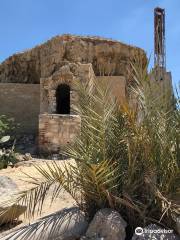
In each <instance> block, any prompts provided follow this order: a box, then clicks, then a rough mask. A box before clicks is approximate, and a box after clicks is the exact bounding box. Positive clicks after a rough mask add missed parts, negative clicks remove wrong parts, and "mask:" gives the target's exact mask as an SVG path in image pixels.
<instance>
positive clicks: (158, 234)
mask: <svg viewBox="0 0 180 240" xmlns="http://www.w3.org/2000/svg"><path fill="white" fill-rule="evenodd" d="M152 239H153V240H179V239H180V238H179V237H178V236H177V235H175V234H173V230H167V229H162V228H161V227H159V226H157V225H156V224H150V225H148V226H147V227H145V228H144V229H143V228H141V227H138V229H137V228H136V230H135V234H134V236H133V238H132V240H152Z"/></svg>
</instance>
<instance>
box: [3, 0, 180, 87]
mask: <svg viewBox="0 0 180 240" xmlns="http://www.w3.org/2000/svg"><path fill="white" fill-rule="evenodd" d="M156 6H160V7H162V8H165V9H166V39H167V40H166V48H167V69H168V70H171V72H172V75H173V83H174V84H177V83H178V82H179V80H180V67H179V57H180V56H179V55H180V0H0V62H2V61H3V60H4V59H5V58H7V57H8V56H10V55H12V54H13V53H16V52H19V51H22V50H25V49H28V48H32V47H34V46H35V45H37V44H40V43H42V42H45V41H46V40H48V39H50V38H51V37H53V36H55V35H59V34H63V33H71V34H78V35H95V36H102V37H108V38H113V39H116V40H119V41H123V42H125V43H128V44H132V45H135V46H138V47H141V48H143V49H144V50H145V51H146V52H147V54H148V55H150V54H153V29H154V28H153V9H154V7H156ZM152 57H153V55H152Z"/></svg>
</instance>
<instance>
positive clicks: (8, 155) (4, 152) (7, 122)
mask: <svg viewBox="0 0 180 240" xmlns="http://www.w3.org/2000/svg"><path fill="white" fill-rule="evenodd" d="M11 124H12V120H11V119H8V118H7V117H6V116H4V115H2V116H0V169H2V168H7V166H8V165H14V164H15V163H16V162H17V161H16V156H15V153H14V145H13V146H12V147H11V148H8V149H6V148H5V146H6V144H7V143H8V142H9V140H10V136H9V135H5V134H7V133H9V132H10V130H11V129H12V127H11V126H12V125H11Z"/></svg>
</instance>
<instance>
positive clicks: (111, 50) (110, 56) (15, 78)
mask: <svg viewBox="0 0 180 240" xmlns="http://www.w3.org/2000/svg"><path fill="white" fill-rule="evenodd" d="M134 55H142V57H143V58H144V60H145V61H146V55H145V52H144V51H143V50H142V49H140V48H136V47H132V46H129V45H126V44H123V43H120V42H118V41H113V40H109V39H103V38H98V37H80V36H72V35H62V36H57V37H54V38H52V39H51V40H49V41H47V42H46V43H44V44H42V45H39V46H36V47H35V48H33V49H31V50H28V51H25V52H22V53H17V54H14V55H13V56H11V57H9V58H8V59H6V60H5V61H4V62H2V63H1V64H0V82H6V83H8V82H11V83H13V82H14V83H39V82H40V77H49V76H50V75H51V74H53V73H54V72H55V71H57V70H58V69H59V68H60V67H62V66H63V65H66V64H67V63H69V62H72V63H77V62H80V63H92V66H93V70H94V72H95V74H96V75H97V76H99V75H113V76H117V75H124V76H126V79H127V80H128V69H127V66H128V63H129V60H130V59H131V58H132V57H133V56H134Z"/></svg>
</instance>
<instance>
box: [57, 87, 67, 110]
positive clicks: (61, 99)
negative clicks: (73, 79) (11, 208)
mask: <svg viewBox="0 0 180 240" xmlns="http://www.w3.org/2000/svg"><path fill="white" fill-rule="evenodd" d="M56 113H57V114H70V87H69V86H68V85H67V84H61V85H59V86H58V87H57V89H56Z"/></svg>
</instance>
